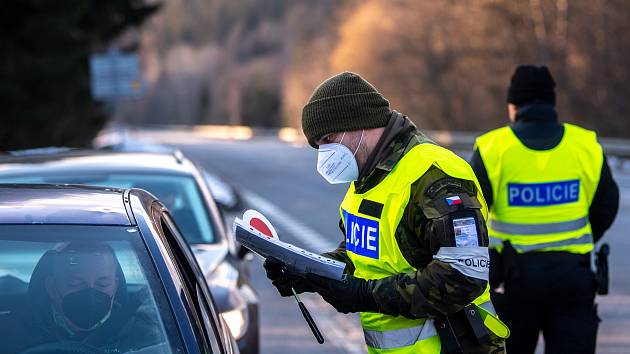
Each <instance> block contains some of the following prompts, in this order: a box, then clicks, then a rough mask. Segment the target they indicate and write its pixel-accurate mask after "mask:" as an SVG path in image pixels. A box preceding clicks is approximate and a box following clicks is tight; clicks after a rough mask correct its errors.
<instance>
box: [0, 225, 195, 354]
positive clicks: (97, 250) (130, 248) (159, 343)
mask: <svg viewBox="0 0 630 354" xmlns="http://www.w3.org/2000/svg"><path fill="white" fill-rule="evenodd" d="M138 232H139V231H138V229H137V228H135V227H120V226H66V225H56V226H51V225H0V343H2V353H5V354H13V353H22V352H25V351H28V352H29V353H86V354H87V353H183V352H184V349H183V347H182V344H181V339H180V337H179V334H178V333H179V332H178V330H177V326H176V323H175V322H174V319H173V314H172V313H171V310H170V307H169V305H168V302H167V299H166V297H165V294H164V289H163V286H162V283H161V282H160V280H159V278H158V275H157V273H156V272H155V269H154V268H153V265H152V262H151V259H150V256H149V254H148V252H147V250H146V248H145V246H144V244H143V243H142V241H141V239H140V236H139V234H138Z"/></svg>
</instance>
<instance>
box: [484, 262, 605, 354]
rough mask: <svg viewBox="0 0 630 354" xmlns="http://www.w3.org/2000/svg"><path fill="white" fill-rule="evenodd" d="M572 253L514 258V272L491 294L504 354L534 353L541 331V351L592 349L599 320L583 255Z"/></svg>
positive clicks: (576, 352)
mask: <svg viewBox="0 0 630 354" xmlns="http://www.w3.org/2000/svg"><path fill="white" fill-rule="evenodd" d="M554 255H555V256H558V255H560V257H555V258H554V257H553V256H554ZM564 255H568V256H564ZM573 256H575V255H569V254H568V253H562V252H554V254H546V255H541V254H538V255H531V256H530V255H528V254H525V255H517V256H515V258H516V261H517V262H516V264H517V265H518V267H519V271H518V272H517V273H518V276H508V278H507V279H504V293H503V294H498V293H493V294H492V300H493V303H494V304H495V307H496V310H497V312H498V314H499V317H500V318H501V320H503V321H504V322H505V323H506V324H507V325H508V327H509V328H510V332H511V334H510V337H509V338H508V340H507V352H508V353H510V354H514V353H528V354H530V353H534V352H535V350H536V343H537V342H538V336H539V333H540V332H541V331H542V334H543V337H544V340H545V353H546V354H556V353H558V354H560V353H561V354H565V353H572V354H579V353H585V354H586V353H589V354H590V353H595V345H596V339H597V327H598V324H599V321H600V320H599V318H598V317H597V308H596V305H594V299H595V292H596V289H595V278H594V274H593V272H592V271H591V269H590V264H589V261H588V258H587V260H586V262H585V261H584V256H581V257H582V258H581V260H578V258H577V257H573Z"/></svg>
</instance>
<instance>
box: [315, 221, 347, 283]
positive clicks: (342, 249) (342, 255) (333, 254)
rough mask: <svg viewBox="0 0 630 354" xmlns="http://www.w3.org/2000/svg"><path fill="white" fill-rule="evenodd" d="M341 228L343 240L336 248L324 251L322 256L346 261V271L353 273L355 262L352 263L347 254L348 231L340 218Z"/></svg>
mask: <svg viewBox="0 0 630 354" xmlns="http://www.w3.org/2000/svg"><path fill="white" fill-rule="evenodd" d="M339 228H340V229H341V233H342V234H343V240H342V241H341V242H340V243H339V246H338V247H337V248H336V249H335V250H332V251H330V252H324V253H322V256H324V257H328V258H332V259H334V260H337V261H339V262H343V263H345V264H346V271H345V273H346V274H350V275H352V274H354V263H352V261H351V260H350V258H349V257H348V254H346V236H345V235H346V231H345V227H344V225H343V221H342V220H339Z"/></svg>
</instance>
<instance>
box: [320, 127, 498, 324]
mask: <svg viewBox="0 0 630 354" xmlns="http://www.w3.org/2000/svg"><path fill="white" fill-rule="evenodd" d="M405 119H407V118H406V117H405ZM409 124H411V123H409ZM388 128H389V126H388ZM430 143H432V142H431V141H430V140H429V139H428V138H426V137H425V136H424V135H423V134H421V133H420V132H418V131H417V130H415V127H414V129H407V130H406V131H401V132H400V134H397V135H396V136H395V138H394V139H393V140H392V141H391V142H390V143H389V144H387V146H386V147H385V148H383V147H381V148H380V151H381V152H382V153H381V156H377V157H376V160H375V163H374V167H373V168H372V169H370V170H369V171H368V172H367V173H362V175H364V176H363V177H360V178H359V180H358V181H357V182H355V188H356V191H357V192H358V193H364V192H365V191H367V190H369V189H371V188H372V187H373V186H375V185H377V184H378V182H380V181H381V180H382V179H383V178H384V177H385V176H386V175H387V174H388V173H389V172H390V171H391V170H392V168H393V167H394V166H395V165H396V163H397V162H398V161H399V160H400V159H401V158H402V156H403V155H404V154H405V153H406V152H408V151H409V150H410V149H411V148H413V147H414V146H416V145H418V144H430ZM377 151H379V149H378V148H377ZM411 188H412V190H411V196H410V199H409V203H408V204H407V206H406V208H405V211H404V214H403V217H402V219H401V221H400V223H399V224H398V227H397V229H396V240H397V242H398V247H399V248H400V251H401V253H402V254H403V256H404V257H405V259H406V260H407V262H408V263H409V264H410V265H411V266H413V267H414V268H415V269H417V271H412V272H408V273H406V274H398V275H394V276H390V277H387V278H383V279H379V280H377V281H376V286H375V288H374V290H373V295H374V298H375V299H376V303H377V304H378V305H379V312H381V313H384V314H389V315H393V316H398V315H402V316H405V317H408V318H423V317H434V316H438V315H441V314H449V313H454V312H457V311H459V310H461V309H462V308H463V307H464V306H465V305H467V304H469V303H470V302H472V301H473V300H474V299H475V298H477V297H478V296H480V295H481V294H482V292H483V291H484V290H485V287H486V282H485V281H483V280H480V279H476V278H471V277H468V276H465V275H464V274H462V273H460V272H459V271H458V270H456V269H454V268H452V267H451V266H450V265H448V264H446V263H444V262H441V261H439V260H436V259H433V256H434V255H435V254H436V253H437V251H438V250H439V248H440V247H442V246H446V247H450V246H453V245H454V241H453V240H452V238H454V235H453V234H454V233H453V231H452V225H450V226H449V225H448V223H447V222H446V220H450V219H448V217H449V215H448V213H449V211H444V210H442V211H441V212H438V211H436V210H432V211H431V213H432V214H436V213H438V214H440V215H441V216H440V217H438V218H431V219H427V218H426V217H425V214H426V213H425V211H427V210H426V208H431V207H432V206H431V205H434V203H431V201H432V200H435V199H436V198H444V196H445V195H446V194H448V193H455V194H460V195H461V194H467V195H469V196H470V197H471V198H474V199H476V192H477V190H476V186H475V184H474V183H473V182H472V181H465V180H461V179H455V178H452V177H450V176H448V175H446V174H445V173H444V172H442V171H441V170H440V169H438V168H437V167H431V168H430V169H429V170H428V171H427V172H426V173H425V174H424V175H423V176H422V177H421V178H419V179H418V180H417V181H416V182H415V183H413V184H412V186H411ZM452 212H453V213H455V212H457V211H456V208H454V209H453V211H452ZM459 212H461V208H459ZM470 213H471V214H472V215H471V216H473V217H474V218H475V219H476V222H477V223H479V225H483V227H482V228H481V229H482V234H481V235H480V242H481V244H480V245H479V246H488V235H487V229H486V227H485V221H484V220H483V215H482V214H481V213H480V211H479V209H474V210H473V209H471V210H470ZM340 227H341V228H342V232H343V233H344V235H345V232H344V230H343V223H341V222H340ZM324 255H326V256H328V257H331V258H334V259H337V260H340V261H343V262H345V263H346V264H347V265H348V267H347V269H348V272H350V273H353V272H354V266H353V264H352V262H351V260H350V259H349V258H348V256H347V255H346V249H345V236H344V241H342V242H341V244H340V245H339V248H337V249H336V250H334V251H332V252H328V253H325V254H324Z"/></svg>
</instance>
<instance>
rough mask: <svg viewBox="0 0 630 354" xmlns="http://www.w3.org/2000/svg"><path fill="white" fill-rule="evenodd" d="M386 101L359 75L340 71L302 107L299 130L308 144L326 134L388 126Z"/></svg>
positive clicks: (387, 104) (323, 84) (315, 144)
mask: <svg viewBox="0 0 630 354" xmlns="http://www.w3.org/2000/svg"><path fill="white" fill-rule="evenodd" d="M391 113H392V112H391V110H390V109H389V102H388V101H387V100H386V99H385V98H384V97H383V96H382V95H381V94H380V93H379V92H378V91H377V90H376V89H375V88H374V86H372V85H371V84H370V83H369V82H367V81H366V80H364V79H363V78H362V77H361V76H359V75H357V74H355V73H351V72H343V73H341V74H337V75H335V76H333V77H331V78H330V79H328V80H326V81H324V82H323V83H322V84H321V85H319V87H317V88H316V89H315V92H313V95H312V96H311V98H310V99H309V100H308V103H307V104H306V106H304V109H302V130H303V131H304V135H305V136H306V139H307V140H308V143H309V144H310V145H311V146H312V147H314V148H317V147H318V146H317V143H316V141H317V139H319V138H321V137H322V136H324V135H326V134H329V133H336V132H345V131H354V130H361V129H372V128H379V127H384V126H386V125H387V122H388V121H389V118H390V116H391Z"/></svg>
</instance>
